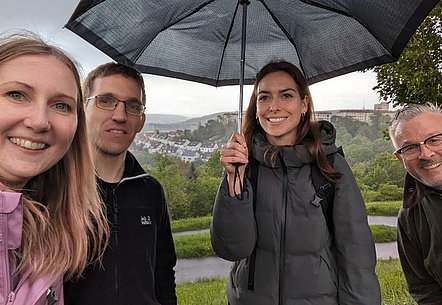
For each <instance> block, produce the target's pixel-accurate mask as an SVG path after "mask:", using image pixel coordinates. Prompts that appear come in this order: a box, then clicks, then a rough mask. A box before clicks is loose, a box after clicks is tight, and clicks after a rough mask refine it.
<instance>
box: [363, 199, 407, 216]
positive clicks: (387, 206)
mask: <svg viewBox="0 0 442 305" xmlns="http://www.w3.org/2000/svg"><path fill="white" fill-rule="evenodd" d="M365 206H366V208H367V214H368V215H370V216H397V214H398V212H399V209H400V207H401V206H402V201H382V202H370V201H366V203H365Z"/></svg>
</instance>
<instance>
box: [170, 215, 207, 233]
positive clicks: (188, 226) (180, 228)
mask: <svg viewBox="0 0 442 305" xmlns="http://www.w3.org/2000/svg"><path fill="white" fill-rule="evenodd" d="M211 221H212V216H204V217H197V218H187V219H178V220H173V221H172V222H171V223H170V226H171V228H172V233H178V232H186V231H196V230H203V229H208V228H209V227H210V222H211Z"/></svg>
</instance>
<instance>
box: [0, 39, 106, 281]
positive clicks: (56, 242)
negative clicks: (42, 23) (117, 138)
mask: <svg viewBox="0 0 442 305" xmlns="http://www.w3.org/2000/svg"><path fill="white" fill-rule="evenodd" d="M23 55H44V56H54V57H55V58H57V59H58V60H60V61H61V62H62V63H64V64H66V65H67V66H68V67H69V69H70V70H71V71H72V73H73V75H74V77H75V81H76V85H77V88H78V95H77V116H78V117H77V119H78V126H77V130H76V133H75V136H74V139H73V141H72V144H71V146H70V148H69V150H68V151H67V153H66V154H65V156H64V157H63V158H62V159H61V160H60V161H58V163H56V164H55V165H54V166H53V167H51V168H50V169H49V170H47V171H45V172H43V173H41V174H39V175H37V176H35V177H33V178H32V179H31V180H29V181H28V183H27V184H26V186H25V189H24V190H23V191H22V193H23V194H24V199H23V203H24V204H23V233H22V243H21V246H20V248H19V249H17V250H15V251H13V256H14V259H15V261H16V272H17V273H18V274H19V275H21V274H23V273H25V272H27V271H31V281H34V280H36V279H37V278H39V277H41V276H43V275H49V276H50V277H52V278H54V279H56V278H58V277H60V276H63V275H64V278H65V280H69V279H72V278H73V277H75V276H80V275H81V273H82V272H83V270H84V269H85V267H86V265H87V264H88V263H89V262H91V260H92V258H98V259H100V258H101V257H102V255H103V252H104V248H105V246H106V244H107V237H108V231H109V229H108V224H107V221H106V218H105V216H104V212H103V207H104V205H103V204H102V202H101V200H100V197H99V194H98V191H97V186H96V181H95V173H94V165H93V161H92V154H91V147H90V144H89V140H88V137H87V130H86V120H85V114H84V108H83V103H82V93H81V81H80V76H79V73H78V70H77V67H76V64H75V63H74V61H73V60H72V59H70V58H69V57H68V56H67V55H66V54H65V53H64V52H63V51H62V50H60V49H59V48H57V47H54V46H51V45H48V44H46V43H45V42H44V41H42V39H40V38H39V37H37V36H36V35H35V34H32V33H28V32H26V33H19V34H13V35H10V36H7V37H4V38H3V39H1V40H0V65H2V64H3V63H5V62H7V61H9V60H12V59H14V58H17V57H20V56H23Z"/></svg>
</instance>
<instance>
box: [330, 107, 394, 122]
mask: <svg viewBox="0 0 442 305" xmlns="http://www.w3.org/2000/svg"><path fill="white" fill-rule="evenodd" d="M374 113H381V114H383V115H388V116H390V117H391V118H392V117H393V116H394V114H395V113H396V112H395V111H388V110H363V109H362V110H361V109H353V110H339V111H338V112H337V113H336V114H335V115H337V116H340V117H347V118H352V119H354V120H357V121H361V122H365V123H368V124H370V123H371V120H370V117H371V116H372V115H373V114H374Z"/></svg>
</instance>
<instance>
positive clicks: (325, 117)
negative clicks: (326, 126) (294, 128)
mask: <svg viewBox="0 0 442 305" xmlns="http://www.w3.org/2000/svg"><path fill="white" fill-rule="evenodd" d="M332 116H333V112H331V111H315V117H316V120H317V121H329V122H330V121H331V117H332Z"/></svg>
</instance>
